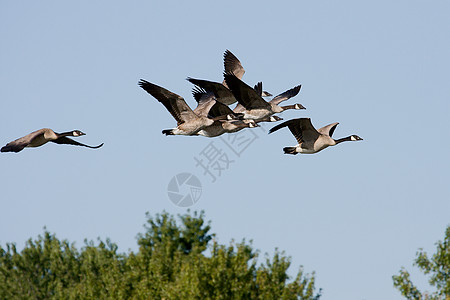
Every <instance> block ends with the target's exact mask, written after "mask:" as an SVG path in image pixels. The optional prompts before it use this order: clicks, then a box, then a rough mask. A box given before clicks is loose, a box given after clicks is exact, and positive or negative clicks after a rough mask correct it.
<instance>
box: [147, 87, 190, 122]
mask: <svg viewBox="0 0 450 300" xmlns="http://www.w3.org/2000/svg"><path fill="white" fill-rule="evenodd" d="M139 86H140V87H141V88H143V89H144V90H145V91H146V92H147V93H149V94H150V95H152V96H153V97H155V98H156V100H158V101H159V102H161V103H162V104H163V105H164V106H165V107H166V109H167V110H168V111H169V112H170V114H171V115H172V116H173V117H174V118H175V120H176V121H177V124H178V125H180V124H182V123H184V122H189V121H191V120H194V119H195V118H196V117H197V116H196V115H195V114H194V112H193V111H192V109H191V108H190V107H189V106H188V105H187V104H186V101H184V99H183V97H181V96H179V95H177V94H175V93H172V92H171V91H168V90H166V89H165V88H163V87H160V86H158V85H156V84H153V83H150V82H148V81H146V80H144V79H141V80H140V81H139Z"/></svg>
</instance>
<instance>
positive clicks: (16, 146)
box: [0, 128, 103, 152]
mask: <svg viewBox="0 0 450 300" xmlns="http://www.w3.org/2000/svg"><path fill="white" fill-rule="evenodd" d="M82 135H85V133H83V132H81V131H80V130H73V131H68V132H63V133H56V132H54V131H53V130H51V129H50V128H42V129H39V130H36V131H34V132H32V133H30V134H27V135H26V136H24V137H21V138H18V139H17V140H15V141H12V142H10V143H8V144H6V146H4V147H2V148H1V149H0V151H1V152H20V151H22V150H23V149H24V148H25V147H39V146H42V145H44V144H46V143H48V142H53V143H56V144H68V145H76V146H83V147H88V148H92V149H97V148H100V147H101V146H103V143H102V144H100V145H98V146H89V145H85V144H82V143H79V142H77V141H74V140H72V139H70V138H68V136H74V137H77V136H82Z"/></svg>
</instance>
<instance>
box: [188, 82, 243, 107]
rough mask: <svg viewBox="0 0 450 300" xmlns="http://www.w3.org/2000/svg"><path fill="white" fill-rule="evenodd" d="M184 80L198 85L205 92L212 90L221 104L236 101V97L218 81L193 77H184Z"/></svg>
mask: <svg viewBox="0 0 450 300" xmlns="http://www.w3.org/2000/svg"><path fill="white" fill-rule="evenodd" d="M186 80H187V81H189V82H190V83H192V84H195V85H196V86H198V87H201V88H202V89H204V90H206V91H207V92H213V93H214V96H216V100H217V101H219V102H222V103H223V104H226V105H230V104H233V103H235V102H236V98H234V95H233V93H232V92H231V91H230V90H229V89H228V88H227V87H226V86H224V85H223V84H221V83H219V82H214V81H209V80H203V79H195V78H191V77H188V78H186Z"/></svg>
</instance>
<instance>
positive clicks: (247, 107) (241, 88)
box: [224, 73, 305, 121]
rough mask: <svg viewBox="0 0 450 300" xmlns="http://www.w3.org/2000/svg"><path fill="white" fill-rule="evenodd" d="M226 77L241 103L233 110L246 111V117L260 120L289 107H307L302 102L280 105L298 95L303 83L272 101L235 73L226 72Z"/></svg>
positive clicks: (237, 111)
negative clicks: (267, 99)
mask: <svg viewBox="0 0 450 300" xmlns="http://www.w3.org/2000/svg"><path fill="white" fill-rule="evenodd" d="M224 77H225V81H226V82H227V84H228V86H229V88H230V90H231V91H232V92H233V94H234V96H235V97H236V99H237V101H238V102H239V104H241V105H237V106H236V108H235V109H234V110H233V111H234V112H236V113H244V118H245V119H253V120H255V121H258V120H261V119H264V118H266V117H269V116H271V115H273V114H275V113H280V112H282V111H285V110H287V109H305V107H304V106H303V105H301V104H294V105H287V106H280V105H278V104H279V103H280V102H282V101H285V100H287V99H289V98H292V97H294V96H295V95H297V94H298V93H299V91H300V88H301V85H299V86H296V87H294V88H292V89H290V90H288V91H286V92H284V93H282V94H280V95H278V96H276V97H274V98H273V99H272V100H271V101H270V102H267V101H265V100H264V99H263V98H262V97H261V95H259V94H258V91H259V89H257V90H258V91H257V90H255V89H252V88H251V87H250V86H248V85H247V84H246V83H244V82H243V81H242V80H240V79H239V78H237V77H236V76H235V75H234V74H230V73H226V74H224Z"/></svg>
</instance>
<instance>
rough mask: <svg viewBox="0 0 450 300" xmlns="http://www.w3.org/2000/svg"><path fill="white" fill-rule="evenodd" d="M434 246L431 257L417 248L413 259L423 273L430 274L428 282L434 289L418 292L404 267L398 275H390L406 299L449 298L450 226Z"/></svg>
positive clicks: (433, 299)
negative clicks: (441, 239) (434, 249)
mask: <svg viewBox="0 0 450 300" xmlns="http://www.w3.org/2000/svg"><path fill="white" fill-rule="evenodd" d="M436 246H437V247H436V248H437V249H436V253H435V254H433V255H432V256H431V257H428V255H427V253H426V252H424V251H423V249H419V250H418V251H417V253H416V259H415V260H414V265H415V266H417V267H419V269H420V270H421V271H422V272H423V273H424V274H426V275H430V278H429V283H430V285H431V286H433V287H434V288H435V290H436V291H434V292H431V293H430V292H420V291H419V289H418V288H417V287H416V286H415V285H414V283H413V282H412V281H411V279H410V275H409V272H408V271H407V270H406V269H405V268H402V269H401V270H400V272H399V274H398V275H394V276H392V279H393V280H394V286H395V287H396V288H397V289H398V290H399V291H400V292H401V293H402V295H403V296H404V297H405V298H406V299H411V300H438V299H439V300H440V299H446V300H447V299H450V226H448V227H447V229H446V231H445V238H444V241H438V242H437V244H436Z"/></svg>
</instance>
